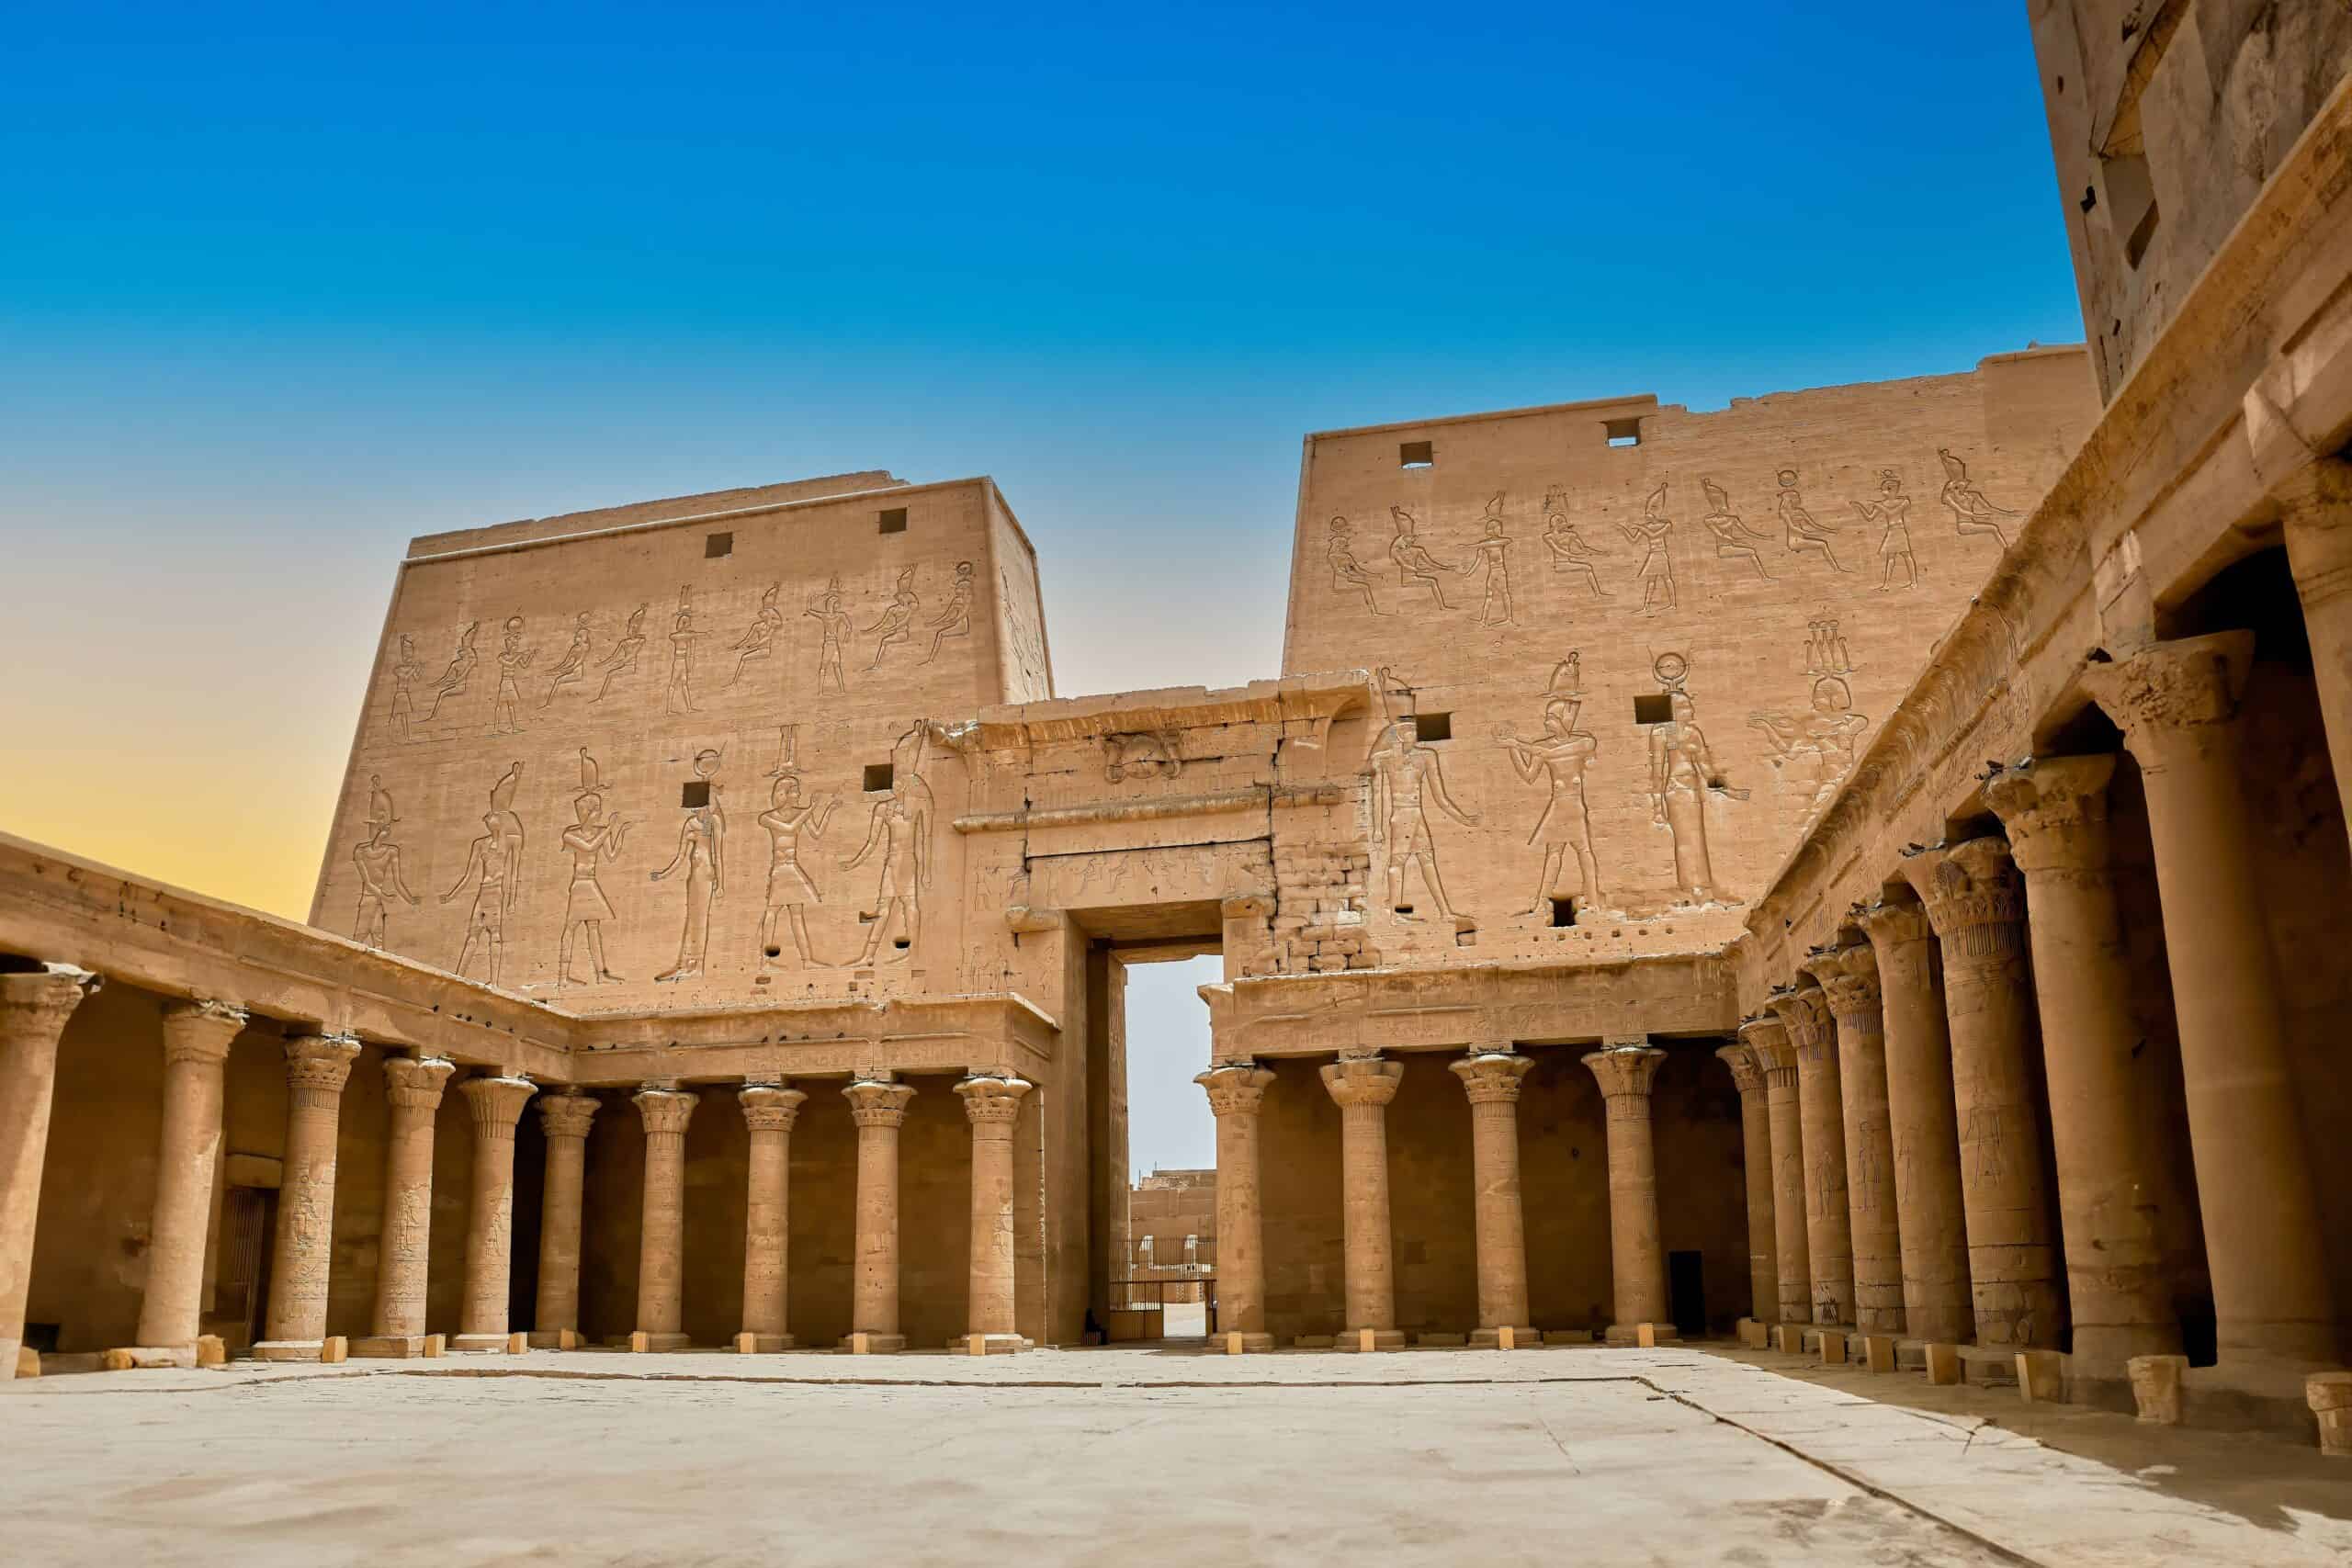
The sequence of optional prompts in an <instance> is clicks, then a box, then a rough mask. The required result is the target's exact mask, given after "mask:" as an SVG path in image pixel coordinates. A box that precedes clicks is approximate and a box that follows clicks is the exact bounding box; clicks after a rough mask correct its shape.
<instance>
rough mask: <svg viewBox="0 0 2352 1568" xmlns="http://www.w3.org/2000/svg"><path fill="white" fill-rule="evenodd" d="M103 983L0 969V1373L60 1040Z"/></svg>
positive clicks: (72, 972) (20, 1290)
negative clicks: (8, 972) (85, 1000)
mask: <svg viewBox="0 0 2352 1568" xmlns="http://www.w3.org/2000/svg"><path fill="white" fill-rule="evenodd" d="M100 984H102V982H101V981H100V980H99V979H98V977H97V976H95V975H89V974H85V973H84V972H83V971H81V970H79V969H67V970H50V971H46V972H44V973H40V974H34V975H0V1380H5V1379H9V1378H14V1377H15V1376H16V1375H17V1351H18V1350H19V1349H21V1348H23V1347H24V1342H25V1298H26V1296H27V1294H28V1292H29V1291H30V1289H31V1286H32V1274H33V1228H34V1226H35V1224H37V1223H38V1222H39V1220H40V1173H41V1165H42V1162H43V1161H44V1160H46V1159H47V1158H48V1156H49V1108H50V1103H51V1100H53V1099H54V1098H55V1096H56V1093H57V1042H58V1039H59V1037H60V1036H61V1035H62V1034H63V1033H64V1032H65V1021H66V1020H68V1019H70V1018H72V1017H73V1016H74V1009H75V1008H78V1007H80V1006H81V1005H82V998H85V997H86V996H88V995H89V994H90V993H91V992H92V991H95V990H96V989H97V988H98V987H99V985H100Z"/></svg>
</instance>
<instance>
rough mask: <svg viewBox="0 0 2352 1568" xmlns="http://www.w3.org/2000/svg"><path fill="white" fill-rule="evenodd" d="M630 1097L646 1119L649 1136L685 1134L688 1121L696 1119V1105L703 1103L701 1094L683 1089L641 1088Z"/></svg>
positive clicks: (647, 1134)
mask: <svg viewBox="0 0 2352 1568" xmlns="http://www.w3.org/2000/svg"><path fill="white" fill-rule="evenodd" d="M629 1099H630V1100H632V1101H634V1102H635V1103H636V1105H637V1113H638V1114H639V1116H641V1117H643V1118H644V1119H645V1133H646V1136H648V1137H652V1136H654V1135H656V1134H663V1133H671V1134H680V1135H684V1133H685V1130H686V1123H687V1122H691V1121H693V1120H694V1114H695V1106H697V1105H700V1104H701V1103H702V1098H701V1096H699V1095H696V1094H695V1093H693V1092H691V1091H690V1090H687V1089H639V1090H638V1091H637V1092H636V1093H635V1094H633V1095H630V1096H629Z"/></svg>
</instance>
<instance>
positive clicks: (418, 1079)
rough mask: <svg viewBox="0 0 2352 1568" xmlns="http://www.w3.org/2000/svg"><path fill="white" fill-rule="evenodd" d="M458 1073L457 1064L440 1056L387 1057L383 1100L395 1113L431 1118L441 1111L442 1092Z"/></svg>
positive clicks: (385, 1059)
mask: <svg viewBox="0 0 2352 1568" xmlns="http://www.w3.org/2000/svg"><path fill="white" fill-rule="evenodd" d="M457 1070H458V1065H457V1064H456V1063H455V1062H452V1061H449V1060H447V1058H446V1057H441V1056H387V1057H385V1058H384V1098H385V1099H387V1100H390V1101H391V1102H392V1108H393V1109H394V1110H396V1111H413V1112H424V1113H426V1114H430V1113H431V1112H432V1111H435V1110H437V1109H439V1107H440V1104H441V1091H442V1089H445V1088H446V1087H447V1085H448V1082H449V1075H450V1074H451V1073H454V1072H456V1071H457Z"/></svg>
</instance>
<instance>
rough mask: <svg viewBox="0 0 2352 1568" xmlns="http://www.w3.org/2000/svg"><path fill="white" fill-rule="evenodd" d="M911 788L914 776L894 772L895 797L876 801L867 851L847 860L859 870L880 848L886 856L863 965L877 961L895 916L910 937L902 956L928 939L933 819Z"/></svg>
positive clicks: (844, 865)
mask: <svg viewBox="0 0 2352 1568" xmlns="http://www.w3.org/2000/svg"><path fill="white" fill-rule="evenodd" d="M911 784H912V781H911V780H910V777H909V775H908V774H906V773H893V775H892V777H891V779H890V795H889V798H888V799H887V800H882V801H878V802H876V804H875V807H874V812H873V815H872V816H871V817H870V818H868V819H867V826H866V831H865V845H864V847H862V848H861V849H859V851H858V852H857V853H856V854H854V855H852V856H851V857H850V858H849V859H847V860H845V861H843V862H842V870H844V871H854V870H856V869H857V868H858V867H859V866H861V865H863V864H865V862H866V860H867V859H868V857H870V856H873V855H874V854H875V852H876V850H879V851H880V852H881V853H880V859H881V866H882V874H881V877H880V880H879V882H878V884H877V885H876V888H875V893H874V911H873V914H874V919H873V923H872V924H871V925H870V926H869V927H868V928H867V930H866V933H865V951H864V952H862V953H859V954H858V956H857V962H858V964H859V965H860V966H861V967H863V966H865V965H866V964H872V963H873V962H874V958H875V954H876V953H879V952H880V951H881V948H882V939H883V937H884V935H885V934H886V933H888V931H889V929H890V924H891V921H892V919H894V918H895V919H897V921H898V922H899V928H900V929H901V930H902V931H904V932H905V933H906V934H905V936H904V937H903V938H902V939H901V940H900V942H899V952H898V954H897V957H898V958H901V959H903V958H905V957H908V956H910V955H911V954H912V953H913V951H914V945H915V943H916V942H918V941H920V940H921V938H922V890H923V889H924V888H925V887H927V886H930V883H931V862H930V852H929V846H928V843H927V840H928V839H929V838H930V832H931V818H930V813H929V812H928V811H927V810H926V809H925V808H924V807H922V805H921V804H920V803H918V802H917V801H915V800H913V799H912V798H910V795H911Z"/></svg>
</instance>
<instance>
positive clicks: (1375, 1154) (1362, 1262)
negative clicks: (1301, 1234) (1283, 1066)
mask: <svg viewBox="0 0 2352 1568" xmlns="http://www.w3.org/2000/svg"><path fill="white" fill-rule="evenodd" d="M1404 1077H1405V1065H1404V1064H1403V1063H1402V1062H1385V1061H1382V1060H1380V1059H1379V1058H1377V1057H1342V1058H1341V1059H1340V1060H1339V1061H1336V1062H1332V1063H1330V1064H1329V1065H1327V1066H1325V1067H1324V1068H1323V1087H1324V1088H1325V1089H1329V1091H1330V1093H1331V1098H1332V1099H1333V1100H1337V1101H1338V1102H1339V1106H1340V1218H1341V1222H1342V1225H1343V1229H1344V1231H1345V1240H1346V1254H1347V1319H1346V1325H1347V1330H1348V1334H1349V1335H1350V1337H1352V1338H1355V1341H1356V1343H1357V1344H1361V1343H1362V1341H1361V1338H1360V1337H1361V1335H1362V1334H1363V1331H1364V1330H1366V1329H1370V1330H1372V1331H1374V1333H1375V1334H1379V1335H1384V1336H1391V1337H1394V1338H1395V1339H1396V1340H1397V1342H1398V1343H1400V1344H1401V1343H1402V1341H1403V1336H1402V1335H1401V1334H1398V1333H1397V1270H1396V1254H1395V1241H1394V1238H1393V1236H1392V1235H1391V1233H1390V1230H1389V1223H1388V1121H1387V1113H1388V1102H1389V1101H1390V1100H1394V1099H1396V1098H1397V1085H1398V1084H1399V1083H1401V1082H1403V1081H1404ZM1375 1343H1376V1342H1375Z"/></svg>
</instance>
